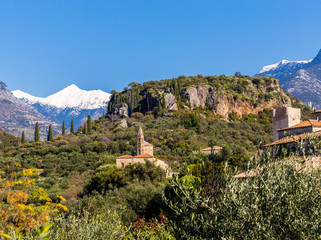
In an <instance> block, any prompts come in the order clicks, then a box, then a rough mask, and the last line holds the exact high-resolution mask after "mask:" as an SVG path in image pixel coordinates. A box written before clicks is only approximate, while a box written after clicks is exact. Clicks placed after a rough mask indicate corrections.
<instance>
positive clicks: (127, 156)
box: [118, 155, 133, 159]
mask: <svg viewBox="0 0 321 240" xmlns="http://www.w3.org/2000/svg"><path fill="white" fill-rule="evenodd" d="M118 158H123V159H125V158H133V156H130V155H123V156H120V157H118Z"/></svg>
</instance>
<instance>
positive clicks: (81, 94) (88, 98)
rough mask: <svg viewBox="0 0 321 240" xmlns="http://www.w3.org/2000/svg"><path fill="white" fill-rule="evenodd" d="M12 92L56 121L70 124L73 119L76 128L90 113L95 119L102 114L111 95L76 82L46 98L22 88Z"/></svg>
mask: <svg viewBox="0 0 321 240" xmlns="http://www.w3.org/2000/svg"><path fill="white" fill-rule="evenodd" d="M12 93H13V95H14V96H15V97H16V98H18V99H20V100H22V101H24V102H26V103H29V104H31V105H32V106H33V107H35V108H36V109H37V110H38V111H39V112H40V113H41V114H43V115H44V116H46V117H47V118H49V119H50V120H52V121H54V122H56V123H59V124H61V123H62V122H63V121H64V122H65V123H66V126H68V125H70V122H71V120H73V121H74V124H75V128H78V127H79V126H80V125H81V124H82V123H83V120H84V119H85V118H86V117H87V116H88V114H90V115H91V116H92V118H93V119H95V118H98V117H100V116H102V115H103V113H104V112H106V108H107V104H108V102H109V99H110V96H111V94H109V93H107V92H104V91H102V90H92V91H86V90H81V89H80V88H79V87H77V86H76V85H74V84H72V85H70V86H68V87H66V88H64V89H63V90H61V91H59V92H57V93H54V94H52V95H50V96H48V97H46V98H41V97H35V96H32V95H30V94H28V93H25V92H23V91H21V90H15V91H12Z"/></svg>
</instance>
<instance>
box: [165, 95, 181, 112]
mask: <svg viewBox="0 0 321 240" xmlns="http://www.w3.org/2000/svg"><path fill="white" fill-rule="evenodd" d="M164 100H165V106H166V108H167V109H168V110H178V107H177V104H176V101H177V100H176V97H175V96H174V95H173V94H171V93H167V94H165V95H164Z"/></svg>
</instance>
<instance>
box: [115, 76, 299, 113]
mask: <svg viewBox="0 0 321 240" xmlns="http://www.w3.org/2000/svg"><path fill="white" fill-rule="evenodd" d="M191 80H194V79H190V78H184V79H175V80H173V79H171V80H168V81H169V83H168V82H167V83H166V82H164V81H165V80H162V81H160V82H159V84H158V85H157V87H151V86H150V85H149V84H145V83H144V85H143V86H139V85H136V87H138V88H139V89H130V90H126V91H123V92H119V93H116V92H114V95H113V96H112V98H111V103H110V108H109V110H110V111H109V113H114V114H118V115H121V116H122V117H126V116H128V115H130V113H133V112H137V111H138V112H142V113H146V112H154V113H155V112H157V113H159V112H169V111H179V110H193V109H196V108H202V109H205V110H210V111H212V112H213V113H214V114H217V115H221V116H223V117H225V118H227V117H228V116H229V115H230V114H232V113H233V114H236V116H238V117H242V115H243V114H249V113H253V114H257V113H258V112H260V111H262V110H264V109H272V108H277V107H282V106H291V105H292V104H293V103H295V104H296V105H301V106H302V107H304V106H303V104H302V102H300V101H299V100H298V99H296V98H293V97H292V96H291V95H289V94H288V93H286V92H284V91H283V90H282V89H281V87H280V85H279V81H278V80H277V79H272V78H265V77H248V76H238V77H227V76H224V75H223V76H209V77H202V78H201V79H198V80H199V81H194V82H193V81H191ZM195 80H196V79H195ZM175 81H176V82H178V83H176V82H175ZM152 83H153V85H156V84H155V81H153V82H152ZM171 84H173V85H172V86H174V87H170V88H168V86H171ZM162 86H163V88H162ZM175 86H176V87H175ZM133 92H134V93H136V95H133ZM135 103H136V104H135ZM121 112H124V113H126V114H119V113H121ZM158 115H159V114H158Z"/></svg>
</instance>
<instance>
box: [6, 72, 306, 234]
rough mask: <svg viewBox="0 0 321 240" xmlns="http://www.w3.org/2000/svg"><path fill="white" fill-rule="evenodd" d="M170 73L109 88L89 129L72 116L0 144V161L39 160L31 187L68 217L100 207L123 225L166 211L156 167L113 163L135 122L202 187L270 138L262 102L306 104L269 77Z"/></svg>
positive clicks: (242, 166)
mask: <svg viewBox="0 0 321 240" xmlns="http://www.w3.org/2000/svg"><path fill="white" fill-rule="evenodd" d="M179 79H182V77H180V78H177V79H170V80H162V81H157V82H156V81H151V82H147V83H144V84H142V85H140V84H131V89H125V90H124V91H123V92H119V93H117V92H113V97H112V100H111V105H110V108H109V113H108V114H107V115H106V116H103V117H100V118H99V119H96V120H94V121H93V122H92V130H91V131H90V132H88V129H87V131H86V130H85V126H82V128H81V129H79V130H78V131H77V132H75V133H74V134H67V135H65V136H58V137H56V138H55V139H54V141H53V142H48V141H43V142H33V141H29V142H27V143H25V144H22V145H20V146H14V147H10V148H6V149H5V151H4V153H3V154H2V155H0V167H1V169H4V168H5V167H6V166H8V165H11V166H21V167H20V169H21V170H23V169H28V168H38V169H40V172H39V174H38V175H36V176H35V178H36V181H35V184H36V187H40V188H42V189H44V190H45V191H46V192H47V193H48V197H49V198H50V199H52V201H53V202H54V203H55V202H59V201H60V200H59V199H60V197H59V196H62V197H63V198H65V199H66V200H67V203H66V205H67V206H68V208H69V210H70V212H71V215H73V214H74V215H75V216H77V219H78V218H80V219H82V218H83V215H82V213H86V214H87V213H88V214H89V215H90V216H96V215H97V216H100V214H102V213H103V212H107V211H110V210H111V211H116V212H117V214H118V215H119V218H120V219H121V222H122V224H123V225H125V226H132V225H131V224H132V223H133V222H135V221H136V220H137V219H138V218H145V217H146V219H147V220H152V219H155V218H157V217H159V216H160V213H164V214H167V216H168V217H169V218H170V217H171V216H172V215H171V214H172V213H171V212H170V210H169V209H168V208H167V207H166V206H165V205H164V204H165V203H164V202H162V197H161V196H162V195H163V194H165V193H166V189H167V188H168V187H169V185H168V181H170V179H165V174H164V172H163V171H162V170H161V169H160V168H158V167H156V166H154V165H153V164H152V163H148V162H147V163H146V164H132V165H129V166H127V167H126V168H122V169H118V168H116V165H115V162H116V157H118V156H120V155H125V154H129V155H136V144H137V133H138V129H139V127H140V126H142V128H143V131H144V136H145V140H146V141H148V142H149V143H151V144H153V145H154V154H155V156H156V157H158V158H161V159H164V160H166V161H167V162H168V163H169V164H170V165H171V169H172V170H173V171H174V172H177V173H179V177H180V178H181V179H185V180H186V181H187V182H189V181H190V182H189V183H191V184H195V186H197V187H198V188H202V191H203V194H208V193H213V192H215V191H217V190H216V189H215V187H216V185H215V184H221V181H222V180H221V179H220V176H221V174H222V169H223V166H224V164H225V163H226V164H228V166H229V167H230V168H231V169H232V168H234V167H237V171H238V172H242V171H244V170H246V167H247V161H248V159H249V156H250V155H256V154H257V149H258V148H259V147H260V145H261V144H264V143H269V142H271V141H272V119H271V112H270V107H271V106H283V105H284V104H286V105H287V106H288V105H292V106H296V107H300V108H301V109H302V110H303V116H304V117H308V114H309V110H308V109H307V107H305V106H304V105H303V104H302V103H301V102H300V101H299V100H298V99H296V98H293V97H292V96H290V95H289V94H286V93H285V92H283V91H282V90H281V89H280V86H279V85H278V82H277V81H276V80H275V79H270V78H251V77H248V76H238V77H226V76H220V77H216V76H213V77H202V76H198V77H188V78H184V80H182V81H181V80H179ZM209 79H215V81H209ZM242 83H243V84H242ZM214 88H215V89H216V90H215V91H214ZM210 89H212V90H210ZM187 93H188V94H187ZM195 93H196V94H195ZM218 93H219V94H218ZM217 96H219V97H220V98H216V97H217ZM218 99H221V101H218ZM223 100H224V101H223ZM210 101H213V104H211V102H210ZM235 104H236V105H235ZM126 105H127V108H126V109H125V108H124V106H125V107H126ZM203 105H204V107H203ZM130 106H131V107H132V108H131V107H130ZM218 106H220V107H219V108H218ZM238 106H241V107H240V109H238ZM265 106H266V107H267V108H264V107H265ZM225 108H227V110H225ZM125 110H127V112H126V111H125ZM250 111H253V112H256V114H253V113H249V112H250ZM126 114H127V115H128V116H126ZM212 145H218V146H221V147H223V149H222V151H221V152H220V153H219V154H217V155H204V154H202V153H201V152H200V151H199V150H200V149H202V148H205V147H208V146H212ZM14 163H19V164H20V165H19V164H18V165H17V164H14ZM185 180H184V181H185ZM222 184H223V183H222ZM97 206H99V208H97ZM82 225H85V226H86V223H84V224H82ZM58 226H59V224H58ZM66 232H68V231H66Z"/></svg>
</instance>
